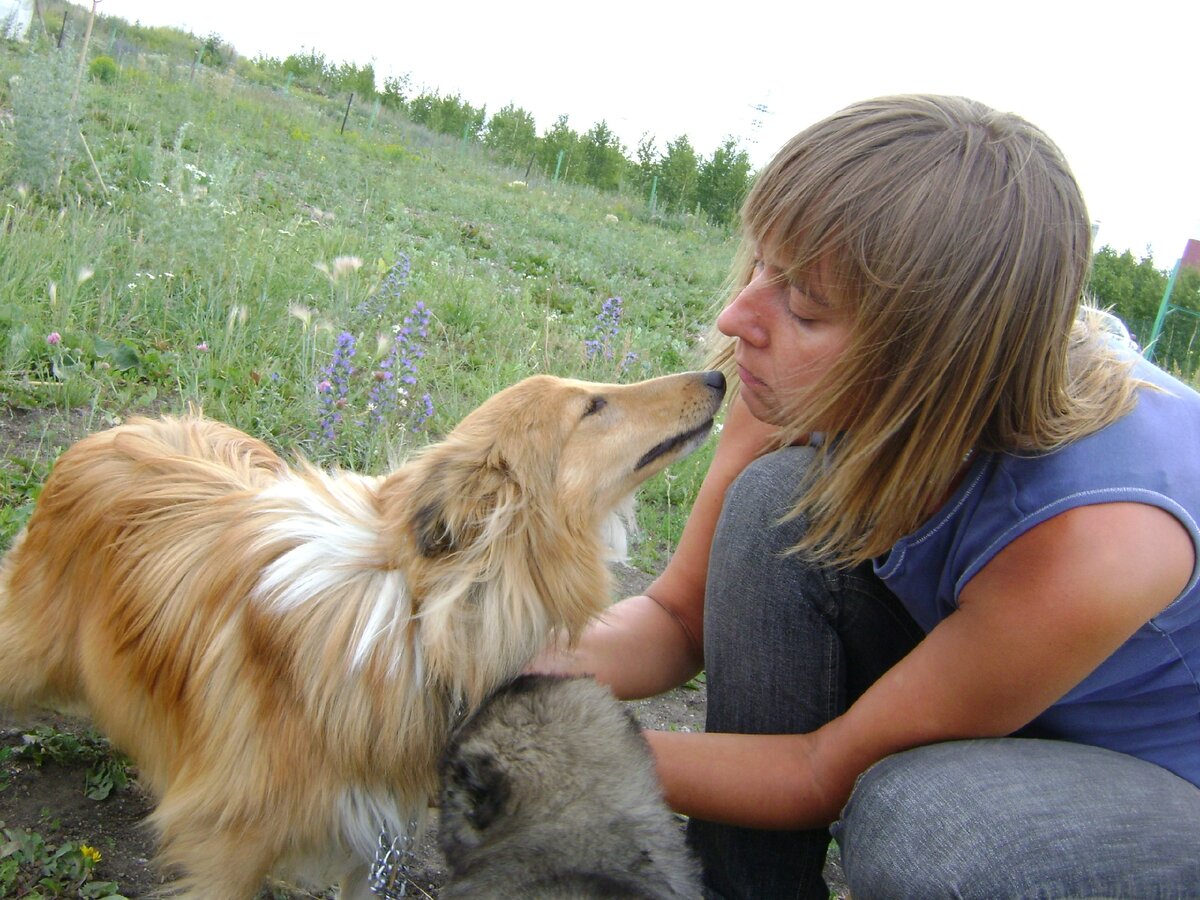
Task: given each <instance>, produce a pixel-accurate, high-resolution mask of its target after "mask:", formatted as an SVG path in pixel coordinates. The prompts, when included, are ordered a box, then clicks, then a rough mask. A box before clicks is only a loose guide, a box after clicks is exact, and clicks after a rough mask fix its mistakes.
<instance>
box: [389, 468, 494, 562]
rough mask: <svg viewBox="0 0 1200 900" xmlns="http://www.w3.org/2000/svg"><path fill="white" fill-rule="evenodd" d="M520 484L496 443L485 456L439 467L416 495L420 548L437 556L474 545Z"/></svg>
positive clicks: (416, 533)
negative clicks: (500, 507) (487, 523)
mask: <svg viewBox="0 0 1200 900" xmlns="http://www.w3.org/2000/svg"><path fill="white" fill-rule="evenodd" d="M516 487H517V480H516V477H515V475H514V473H513V471H512V469H511V468H510V466H509V464H508V462H507V461H506V460H505V459H504V457H503V455H502V454H501V453H500V450H499V449H498V448H497V447H496V446H495V445H492V446H491V447H490V448H489V449H488V452H487V453H486V454H484V456H483V457H482V458H471V459H466V460H455V461H454V462H452V463H450V464H447V465H445V466H443V467H440V468H438V469H437V470H435V472H434V474H432V475H431V476H430V477H429V479H428V480H427V481H426V482H425V483H424V484H423V485H422V486H421V488H420V489H419V491H418V493H417V495H416V497H417V500H418V505H417V507H416V512H415V513H414V515H413V518H412V529H413V538H414V540H415V542H416V546H417V550H418V551H419V552H420V553H421V555H422V556H425V557H430V558H432V557H436V556H441V555H443V554H445V553H450V552H452V551H455V550H460V549H463V548H465V547H467V546H469V545H470V544H471V542H472V541H473V540H475V538H476V537H477V536H478V534H479V532H480V530H481V529H482V528H483V527H484V525H485V523H486V522H487V520H488V518H489V517H490V516H491V515H492V514H493V513H494V512H495V510H496V509H497V507H498V506H499V505H500V504H501V503H504V502H507V500H508V499H509V495H510V494H511V493H512V492H513V491H514V490H516ZM502 497H504V498H506V499H505V500H502V499H501V498H502Z"/></svg>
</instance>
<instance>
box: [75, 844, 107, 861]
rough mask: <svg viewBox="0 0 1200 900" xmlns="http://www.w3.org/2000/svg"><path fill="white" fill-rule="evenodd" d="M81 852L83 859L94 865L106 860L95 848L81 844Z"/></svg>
mask: <svg viewBox="0 0 1200 900" xmlns="http://www.w3.org/2000/svg"><path fill="white" fill-rule="evenodd" d="M79 852H80V854H81V855H82V856H83V858H84V859H86V860H87V861H88V862H89V863H91V864H92V865H95V864H96V863H98V862H100V860H101V859H103V858H104V857H103V855H102V854H101V853H100V851H99V850H97V849H96V848H95V847H89V846H88V845H87V844H80V845H79Z"/></svg>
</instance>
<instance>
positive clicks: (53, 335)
mask: <svg viewBox="0 0 1200 900" xmlns="http://www.w3.org/2000/svg"><path fill="white" fill-rule="evenodd" d="M46 343H47V344H49V345H50V346H51V347H57V346H58V345H59V344H61V343H62V335H61V334H59V333H58V332H57V331H52V332H50V333H49V334H48V335H46Z"/></svg>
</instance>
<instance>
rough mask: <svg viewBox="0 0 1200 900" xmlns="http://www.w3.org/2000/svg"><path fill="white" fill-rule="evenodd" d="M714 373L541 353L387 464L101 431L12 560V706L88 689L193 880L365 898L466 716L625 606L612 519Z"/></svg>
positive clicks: (1, 587) (202, 427) (7, 657)
mask: <svg viewBox="0 0 1200 900" xmlns="http://www.w3.org/2000/svg"><path fill="white" fill-rule="evenodd" d="M722 393H723V382H720V381H719V376H716V375H715V373H709V374H703V373H689V374H686V375H679V376H669V377H667V378H663V379H656V380H655V381H651V382H643V383H641V384H639V385H623V386H617V385H593V384H588V383H585V382H577V381H568V380H565V379H557V378H552V377H549V376H539V377H535V378H532V379H527V380H526V381H524V382H522V383H520V384H518V385H515V386H513V387H511V388H509V389H507V390H505V391H502V392H500V393H499V394H497V395H496V396H495V397H493V398H492V399H491V400H489V401H488V402H486V403H485V404H484V405H483V406H481V407H480V408H479V409H478V410H476V411H475V412H474V413H472V414H471V415H470V416H468V417H467V418H466V419H465V420H464V421H463V422H462V423H461V424H460V425H459V426H458V427H457V428H456V429H455V430H454V431H453V432H451V434H450V435H448V436H447V438H446V439H445V440H444V441H442V442H440V443H438V444H434V445H431V446H430V447H429V448H427V449H426V450H425V451H424V452H422V453H420V454H419V455H418V456H417V457H416V458H415V459H414V460H412V461H411V462H409V463H406V464H405V465H403V466H401V467H400V468H399V469H397V470H396V471H394V472H392V473H391V474H389V475H387V476H381V477H365V476H360V475H355V474H353V473H349V472H342V473H325V472H321V471H318V470H316V469H314V468H312V467H311V466H307V465H301V466H300V467H299V468H296V469H293V468H291V467H289V466H287V465H285V464H284V462H283V461H282V460H281V459H280V458H279V457H278V456H277V455H276V454H275V453H274V452H273V451H271V450H270V449H269V448H268V447H267V446H266V445H265V444H263V443H262V442H260V441H258V440H255V439H253V438H251V437H249V436H247V435H245V434H243V433H241V432H239V431H236V430H235V429H233V428H230V427H228V426H226V425H222V424H219V423H216V422H213V421H210V420H207V419H203V418H199V417H195V416H190V417H186V418H182V419H174V418H167V419H162V420H149V419H141V420H135V421H132V422H130V423H128V424H125V425H122V426H119V427H117V428H114V429H112V430H109V431H106V432H101V433H98V434H94V435H91V436H89V437H87V438H84V439H83V440H82V441H80V442H79V443H77V444H76V445H75V446H73V447H72V448H70V449H69V450H67V451H66V452H65V453H64V454H63V455H62V457H61V458H60V459H59V460H58V462H57V463H56V465H55V466H54V468H53V470H52V472H51V475H50V478H49V479H48V481H47V483H46V485H45V487H44V490H43V492H42V494H41V496H40V498H39V500H38V503H37V505H36V507H35V509H34V513H33V515H32V517H31V519H30V521H29V524H28V526H27V528H26V529H25V530H24V531H23V532H22V533H21V534H20V535H18V537H17V539H16V540H15V542H14V544H13V546H12V548H11V549H10V550H9V552H8V553H7V555H6V556H5V557H4V559H3V561H2V562H0V702H7V703H9V704H12V705H18V706H19V705H30V704H40V705H56V706H60V707H68V708H81V709H82V710H84V711H86V712H87V713H88V714H90V715H91V717H92V718H93V719H94V721H95V723H96V725H97V726H98V727H99V728H100V729H101V730H102V731H104V732H105V733H106V734H107V735H108V736H109V737H110V738H111V739H112V740H113V742H114V743H115V744H117V745H118V746H120V747H121V748H123V749H124V750H126V751H127V752H128V753H129V754H130V755H131V756H132V757H133V758H134V759H135V761H136V762H137V764H138V768H139V773H140V776H141V778H142V779H143V781H144V782H145V783H146V784H147V786H148V787H150V788H151V789H152V790H153V792H154V793H155V794H156V796H157V797H158V799H159V802H158V805H157V808H156V811H155V812H154V814H153V816H152V823H153V824H154V825H155V826H156V828H157V831H158V834H159V837H160V844H161V855H162V859H163V861H164V862H165V863H166V864H167V865H168V866H169V867H171V868H172V869H175V870H178V872H179V873H180V874H181V876H182V877H181V881H180V882H179V887H180V888H181V889H182V890H184V891H185V892H187V894H188V896H193V897H220V898H238V897H249V896H252V895H253V894H254V892H255V891H256V890H257V889H258V887H259V885H260V884H261V882H262V880H263V878H264V876H265V875H266V874H267V873H268V872H278V873H280V874H286V875H287V876H288V877H290V878H296V879H301V880H304V881H307V882H310V883H315V884H318V885H319V884H328V883H330V882H332V881H335V880H339V879H341V880H343V881H344V882H347V883H348V889H347V891H346V892H345V893H347V894H350V895H353V896H367V894H366V873H367V869H368V866H369V862H370V860H371V858H372V855H373V852H374V849H375V844H376V839H377V836H378V833H379V831H380V829H381V828H386V829H388V830H389V831H391V832H392V833H393V834H399V833H403V832H404V831H405V830H406V829H407V828H408V827H409V823H410V822H411V821H414V820H420V819H421V818H422V816H423V815H424V813H425V810H426V808H427V803H428V798H429V797H430V796H432V795H433V794H434V793H435V792H436V790H437V775H436V771H437V759H438V755H439V753H440V752H441V750H442V748H443V746H444V743H445V740H446V736H447V732H448V730H449V729H450V727H451V725H452V723H453V722H454V720H455V717H456V716H457V715H459V714H461V713H463V712H469V711H470V710H472V709H474V708H475V707H477V706H478V704H479V703H480V702H481V701H482V700H483V698H484V697H486V696H487V695H488V694H489V693H490V692H491V691H492V690H494V689H495V687H496V686H497V685H499V684H502V683H504V682H505V681H507V680H508V679H510V678H511V677H513V676H514V675H515V674H516V673H517V672H519V671H520V670H521V668H522V667H523V666H524V665H526V664H527V663H528V661H529V660H530V659H531V658H532V656H533V655H534V654H535V653H536V652H537V651H538V650H539V649H540V648H541V647H542V646H544V644H545V643H546V641H547V640H548V639H549V637H550V635H551V633H552V632H554V631H556V630H561V631H564V632H566V633H567V634H569V635H576V634H578V633H579V631H580V630H581V629H582V628H583V626H584V625H585V624H586V622H587V621H588V619H589V618H590V617H591V616H592V615H594V614H595V613H596V612H598V611H599V610H600V609H601V608H602V606H603V604H604V603H605V602H607V599H608V596H609V582H608V571H607V568H606V565H605V559H604V548H603V547H602V545H601V542H600V540H599V537H598V535H599V533H600V530H601V527H602V524H603V523H604V521H605V519H606V518H607V517H608V516H609V515H610V514H611V513H612V511H613V510H614V509H616V508H618V507H619V506H620V505H621V503H622V501H623V500H624V499H625V498H626V497H627V496H628V495H629V494H630V493H631V492H632V490H633V489H634V488H635V487H636V486H637V484H638V483H640V482H641V481H642V480H644V478H646V477H648V476H649V475H650V474H653V472H655V471H657V470H658V469H661V468H662V467H663V466H665V465H666V464H667V463H669V462H671V461H673V460H674V459H678V458H679V457H680V456H682V455H683V454H685V453H686V452H688V450H690V449H691V448H692V447H694V446H696V445H697V444H698V443H699V441H700V440H701V439H702V437H703V435H704V433H706V432H707V429H708V426H709V424H710V423H711V417H712V415H713V413H714V412H715V410H716V408H717V405H718V404H719V402H720V398H721V395H722ZM647 460H648V462H647Z"/></svg>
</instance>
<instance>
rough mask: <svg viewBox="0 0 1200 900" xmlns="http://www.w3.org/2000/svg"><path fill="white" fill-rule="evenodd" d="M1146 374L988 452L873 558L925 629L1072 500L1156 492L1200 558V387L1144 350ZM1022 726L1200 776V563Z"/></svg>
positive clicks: (1137, 371) (1150, 499) (1198, 780)
mask: <svg viewBox="0 0 1200 900" xmlns="http://www.w3.org/2000/svg"><path fill="white" fill-rule="evenodd" d="M1134 375H1135V376H1136V377H1138V378H1141V379H1142V380H1144V381H1147V382H1150V383H1151V384H1154V385H1156V386H1158V387H1159V388H1161V390H1154V389H1152V388H1145V387H1143V388H1141V389H1140V390H1139V392H1138V401H1137V405H1136V407H1135V408H1134V409H1133V410H1132V411H1131V412H1130V413H1129V414H1127V415H1126V416H1124V417H1123V418H1121V419H1120V420H1118V421H1117V422H1115V423H1113V424H1112V425H1110V426H1108V427H1107V428H1104V429H1102V430H1101V431H1098V432H1096V433H1095V434H1091V435H1089V436H1087V437H1086V438H1083V439H1081V440H1078V441H1076V442H1074V443H1072V444H1069V445H1068V446H1066V447H1063V448H1061V449H1059V450H1056V451H1054V452H1052V453H1046V454H1040V455H1025V456H1020V455H1013V454H1003V453H984V454H980V455H979V456H978V458H977V459H975V460H974V462H973V463H972V465H971V467H970V469H969V471H968V472H967V474H966V476H965V477H964V478H963V480H962V483H961V484H960V485H959V486H958V489H957V490H956V491H955V492H954V494H953V495H952V496H951V498H950V499H949V500H948V501H947V502H946V503H945V504H944V505H943V506H942V507H941V509H940V510H939V511H938V512H937V513H936V514H935V515H934V516H933V518H932V519H930V520H929V521H928V522H926V523H925V525H923V526H922V527H921V528H920V529H919V530H918V531H916V532H915V533H913V534H911V535H908V536H907V537H905V538H903V539H901V540H900V541H899V542H898V543H897V544H896V545H895V546H894V547H893V548H892V549H891V550H890V551H889V552H888V553H887V554H886V555H885V556H883V557H880V558H879V559H877V560H876V561H875V571H876V573H877V574H878V575H879V577H880V578H881V579H882V580H883V582H884V583H885V584H886V585H887V586H888V588H889V589H890V590H891V591H892V592H893V593H895V594H896V596H897V597H899V599H900V601H901V602H902V603H903V604H904V606H905V607H907V609H908V611H909V612H910V613H911V614H912V615H913V617H914V618H915V619H916V620H917V623H918V624H919V625H920V626H921V627H922V628H923V629H924V630H925V631H926V632H927V633H928V632H929V631H930V630H931V629H932V628H933V627H934V626H935V625H936V624H937V623H938V622H940V621H941V620H942V619H944V618H946V616H948V615H950V614H951V613H952V612H954V611H955V609H956V608H957V607H958V595H959V591H961V590H962V588H963V586H964V585H965V584H966V583H967V582H968V581H970V579H971V577H972V576H974V575H975V574H976V573H977V572H978V571H979V570H980V569H982V568H983V567H984V566H985V565H987V563H988V562H989V561H990V560H991V559H992V558H993V557H994V556H995V555H996V554H997V553H999V552H1000V551H1001V550H1003V549H1004V547H1005V546H1007V545H1008V544H1009V543H1010V542H1011V541H1012V540H1013V539H1014V538H1016V537H1017V536H1018V535H1021V534H1023V533H1024V532H1026V531H1028V530H1029V529H1030V528H1032V527H1034V526H1035V525H1037V524H1039V523H1040V522H1044V521H1046V520H1047V519H1049V518H1050V517H1052V516H1054V515H1057V514H1058V513H1061V512H1064V511H1065V510H1068V509H1072V508H1074V507H1078V506H1087V505H1089V504H1094V503H1109V502H1114V501H1123V502H1134V503H1146V504H1149V505H1151V506H1157V507H1159V508H1161V509H1164V510H1166V511H1167V512H1169V513H1171V514H1172V515H1173V516H1175V518H1176V519H1178V520H1179V522H1180V523H1182V525H1183V526H1184V527H1185V528H1186V529H1187V530H1188V533H1189V534H1191V536H1192V542H1193V545H1194V546H1195V547H1196V557H1197V560H1200V528H1198V527H1197V520H1198V519H1200V394H1197V393H1196V391H1194V390H1193V389H1191V388H1190V387H1188V386H1187V385H1185V384H1183V383H1181V382H1180V381H1178V380H1176V379H1174V378H1172V377H1170V376H1169V375H1167V374H1166V373H1165V372H1163V371H1162V370H1160V369H1158V368H1156V367H1154V366H1152V365H1150V364H1149V363H1147V362H1145V361H1144V360H1142V361H1139V362H1138V363H1136V365H1135V368H1134ZM1127 563H1128V565H1130V566H1134V567H1136V566H1137V565H1138V560H1137V559H1132V558H1131V559H1129V560H1127ZM1020 733H1021V734H1022V735H1028V736H1039V737H1051V738H1062V739H1066V740H1071V741H1077V742H1079V743H1085V744H1094V745H1096V746H1100V747H1108V748H1110V749H1113V750H1119V751H1121V752H1124V753H1129V754H1132V755H1133V756H1138V757H1141V758H1142V759H1146V760H1149V761H1150V762H1154V763H1157V764H1159V765H1161V766H1163V767H1165V768H1167V769H1170V770H1171V771H1172V772H1175V773H1176V774H1178V775H1180V776H1182V777H1183V778H1186V779H1187V780H1189V781H1191V782H1192V783H1193V784H1196V785H1200V563H1198V564H1197V566H1196V568H1194V569H1193V571H1192V577H1191V579H1190V580H1189V581H1188V584H1187V587H1186V588H1184V591H1183V593H1182V594H1180V595H1179V597H1177V598H1176V599H1175V600H1174V601H1173V602H1172V603H1171V604H1170V605H1169V606H1167V608H1166V609H1164V610H1163V611H1162V612H1161V613H1159V614H1158V615H1157V616H1155V617H1154V618H1153V619H1151V620H1150V621H1149V622H1147V623H1146V624H1145V625H1143V626H1142V627H1141V628H1140V629H1139V630H1138V631H1137V633H1136V634H1134V635H1133V637H1131V638H1130V639H1129V640H1128V641H1127V642H1126V643H1125V644H1123V645H1122V646H1121V647H1120V648H1118V649H1117V651H1116V652H1115V653H1113V654H1112V656H1110V657H1109V658H1108V659H1107V660H1105V661H1104V662H1103V663H1101V664H1100V666H1099V667H1098V668H1097V669H1096V670H1095V671H1094V672H1092V674H1091V675H1089V676H1088V677H1087V678H1085V679H1084V680H1083V681H1082V682H1080V683H1079V684H1078V685H1076V686H1075V688H1074V689H1072V690H1071V691H1070V692H1069V693H1068V694H1067V695H1066V696H1065V697H1063V698H1062V699H1061V700H1059V701H1058V702H1057V703H1055V704H1054V705H1053V706H1052V707H1050V709H1048V710H1046V712H1044V713H1042V715H1040V716H1038V717H1037V718H1036V719H1035V720H1034V721H1033V722H1032V723H1031V724H1030V725H1029V726H1028V727H1027V728H1025V729H1023V730H1022V731H1021V732H1020Z"/></svg>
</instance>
